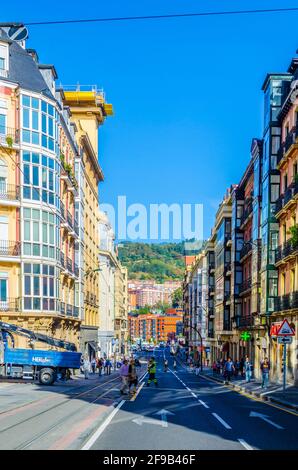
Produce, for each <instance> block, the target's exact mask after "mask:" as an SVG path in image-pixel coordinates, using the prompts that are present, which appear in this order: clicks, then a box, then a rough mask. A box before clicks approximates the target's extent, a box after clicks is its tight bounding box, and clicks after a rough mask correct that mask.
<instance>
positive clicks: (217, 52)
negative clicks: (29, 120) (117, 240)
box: [0, 0, 298, 237]
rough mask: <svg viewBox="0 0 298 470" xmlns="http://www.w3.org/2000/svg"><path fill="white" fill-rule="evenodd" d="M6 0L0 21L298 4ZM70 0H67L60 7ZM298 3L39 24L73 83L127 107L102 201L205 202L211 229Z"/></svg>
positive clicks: (111, 148) (289, 41)
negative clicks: (137, 18) (257, 11)
mask: <svg viewBox="0 0 298 470" xmlns="http://www.w3.org/2000/svg"><path fill="white" fill-rule="evenodd" d="M40 5H41V4H40V2H39V1H37V0H30V7H29V4H28V2H27V3H26V2H21V1H19V0H14V2H12V3H9V2H4V3H3V5H1V16H0V21H23V22H26V21H27V22H29V21H35V20H36V21H37V20H54V19H75V18H80V17H83V18H91V17H104V16H127V15H146V14H166V13H177V12H192V11H216V10H221V11H222V10H236V9H253V8H257V9H260V8H274V7H282V8H285V7H295V6H298V2H295V1H294V0H284V1H282V0H257V1H256V0H249V1H246V0H242V1H239V0H208V1H207V2H206V1H200V0H150V1H148V0H142V1H140V0H138V1H137V0H126V1H125V2H124V1H123V0H109V1H102V0H92V1H90V0H85V1H84V2H76V1H62V2H60V3H59V4H58V3H57V7H55V4H53V5H54V8H48V7H47V8H43V9H42V8H41V7H40ZM58 5H59V7H58ZM297 21H298V12H297V13H279V14H277V13H271V14H259V15H249V16H247V15H243V16H225V17H223V16H218V17H202V18H185V19H169V20H151V21H138V22H122V23H120V22H115V23H94V24H74V25H63V26H60V25H54V26H34V27H33V26H31V27H30V30H29V32H30V38H29V41H28V43H27V45H28V47H33V48H35V49H36V50H37V51H38V54H39V57H40V60H41V62H45V63H53V64H54V65H55V67H56V69H57V72H58V76H59V81H61V83H62V84H75V83H77V82H79V83H81V84H98V85H99V86H102V87H103V88H104V90H105V92H106V96H107V101H108V102H111V103H113V105H114V110H115V116H114V117H113V118H109V119H108V120H107V122H106V123H105V125H104V126H103V128H102V129H101V130H100V153H99V158H100V163H101V165H102V167H103V170H104V174H105V182H104V183H103V184H102V185H101V187H100V199H101V202H105V203H112V204H115V203H116V201H117V196H118V195H126V196H127V201H128V204H131V203H142V204H145V205H148V204H150V203H167V204H170V203H175V202H178V203H181V204H182V203H193V204H195V203H203V204H204V235H205V237H207V236H208V235H209V233H210V228H211V226H212V223H213V220H214V214H215V211H216V208H217V206H218V203H219V201H220V200H221V198H222V196H223V194H224V192H225V190H226V188H227V187H228V186H229V185H230V184H232V183H237V182H238V181H239V179H240V177H241V175H242V173H243V171H244V170H245V167H246V165H247V163H248V161H249V151H250V143H251V139H252V138H253V137H260V136H261V133H262V117H263V110H262V106H263V96H262V92H261V86H262V83H263V80H264V77H265V75H266V73H267V72H278V71H281V72H284V71H286V69H287V67H288V65H289V62H290V59H291V57H292V56H293V55H295V51H296V49H297V47H298V42H297Z"/></svg>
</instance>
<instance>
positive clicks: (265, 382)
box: [261, 357, 270, 390]
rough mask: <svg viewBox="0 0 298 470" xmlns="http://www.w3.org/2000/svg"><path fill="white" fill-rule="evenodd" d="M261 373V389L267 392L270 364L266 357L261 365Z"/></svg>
mask: <svg viewBox="0 0 298 470" xmlns="http://www.w3.org/2000/svg"><path fill="white" fill-rule="evenodd" d="M261 371H262V388H265V390H267V388H268V382H269V371H270V363H269V359H268V357H265V359H264V361H262V363H261Z"/></svg>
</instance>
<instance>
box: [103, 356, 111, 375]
mask: <svg viewBox="0 0 298 470" xmlns="http://www.w3.org/2000/svg"><path fill="white" fill-rule="evenodd" d="M111 367H112V363H111V361H110V359H109V358H107V359H106V362H105V367H104V369H105V372H106V374H107V375H110V374H111Z"/></svg>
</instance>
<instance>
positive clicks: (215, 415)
mask: <svg viewBox="0 0 298 470" xmlns="http://www.w3.org/2000/svg"><path fill="white" fill-rule="evenodd" d="M212 415H213V416H214V418H216V419H217V420H218V421H219V422H220V423H221V424H222V425H223V426H224V427H225V428H226V429H232V428H231V426H230V425H229V424H228V423H226V422H225V420H224V419H222V418H221V417H220V416H219V415H218V414H217V413H212Z"/></svg>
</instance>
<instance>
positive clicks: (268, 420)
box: [249, 411, 284, 429]
mask: <svg viewBox="0 0 298 470" xmlns="http://www.w3.org/2000/svg"><path fill="white" fill-rule="evenodd" d="M249 416H250V418H260V419H263V420H264V421H266V423H269V424H271V426H274V427H275V428H277V429H284V428H283V427H282V426H280V425H279V424H276V423H274V422H273V421H271V420H270V419H269V416H267V415H263V414H262V413H257V412H256V411H251V412H250V414H249Z"/></svg>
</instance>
